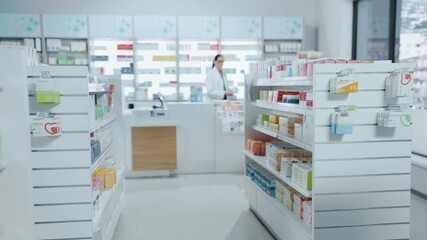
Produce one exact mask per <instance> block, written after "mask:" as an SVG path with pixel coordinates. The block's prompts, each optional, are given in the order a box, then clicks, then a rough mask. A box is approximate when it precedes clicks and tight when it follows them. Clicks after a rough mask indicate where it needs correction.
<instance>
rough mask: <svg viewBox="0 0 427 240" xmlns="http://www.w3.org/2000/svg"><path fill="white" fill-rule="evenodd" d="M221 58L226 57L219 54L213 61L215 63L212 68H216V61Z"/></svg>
mask: <svg viewBox="0 0 427 240" xmlns="http://www.w3.org/2000/svg"><path fill="white" fill-rule="evenodd" d="M220 57H224V56H222V55H221V54H217V55H216V56H215V59H214V60H213V63H212V68H214V67H215V61H216V60H218V58H220Z"/></svg>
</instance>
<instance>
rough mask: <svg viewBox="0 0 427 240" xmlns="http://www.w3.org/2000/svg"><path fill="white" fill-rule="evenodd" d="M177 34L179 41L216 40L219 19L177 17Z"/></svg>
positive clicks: (210, 17)
mask: <svg viewBox="0 0 427 240" xmlns="http://www.w3.org/2000/svg"><path fill="white" fill-rule="evenodd" d="M178 34H179V37H180V38H181V39H218V38H219V17H212V16H209V17H195V16H183V17H178Z"/></svg>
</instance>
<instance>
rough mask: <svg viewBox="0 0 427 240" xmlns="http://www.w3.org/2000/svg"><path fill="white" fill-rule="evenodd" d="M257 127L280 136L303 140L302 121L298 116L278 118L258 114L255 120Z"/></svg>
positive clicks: (272, 115) (271, 115)
mask: <svg viewBox="0 0 427 240" xmlns="http://www.w3.org/2000/svg"><path fill="white" fill-rule="evenodd" d="M256 124H257V126H259V127H263V128H267V129H269V130H271V131H274V132H277V133H279V134H280V135H281V136H287V137H290V138H295V139H296V140H298V141H302V139H303V127H304V125H303V119H302V117H301V116H299V115H288V116H278V115H274V114H259V115H258V118H257V120H256Z"/></svg>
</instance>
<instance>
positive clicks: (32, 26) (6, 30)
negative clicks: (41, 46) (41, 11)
mask: <svg viewBox="0 0 427 240" xmlns="http://www.w3.org/2000/svg"><path fill="white" fill-rule="evenodd" d="M40 25H41V24H40V15H38V14H0V36H2V37H41V26H40Z"/></svg>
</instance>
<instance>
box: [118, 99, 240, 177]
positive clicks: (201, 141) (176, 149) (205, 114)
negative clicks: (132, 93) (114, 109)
mask: <svg viewBox="0 0 427 240" xmlns="http://www.w3.org/2000/svg"><path fill="white" fill-rule="evenodd" d="M230 105H233V104H232V103H230V102H227V101H220V102H215V103H210V102H202V103H189V102H170V103H167V105H165V108H164V109H153V108H152V107H137V108H135V109H127V110H125V111H124V113H123V117H124V121H125V146H126V149H125V150H126V164H127V168H128V174H127V176H129V177H140V176H142V177H150V176H169V175H171V174H175V173H177V174H192V173H230V172H236V173H241V172H243V168H244V155H243V153H242V150H243V149H244V147H245V143H244V132H243V129H244V127H243V122H244V117H243V114H244V113H243V105H242V104H240V105H241V107H242V108H241V109H240V110H237V111H235V110H230V109H228V110H227V106H230ZM237 105H238V104H237ZM230 114H231V115H232V114H234V116H231V117H230ZM230 118H234V119H237V118H238V119H241V121H240V122H241V124H240V122H239V123H238V121H234V122H233V121H230ZM230 129H231V130H230Z"/></svg>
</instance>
